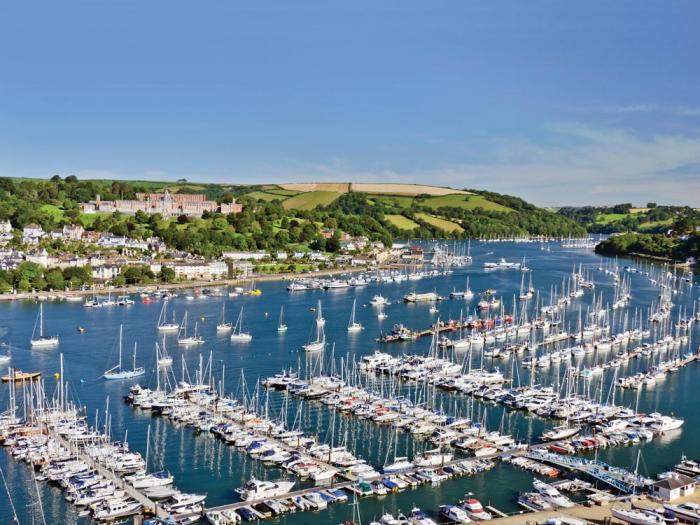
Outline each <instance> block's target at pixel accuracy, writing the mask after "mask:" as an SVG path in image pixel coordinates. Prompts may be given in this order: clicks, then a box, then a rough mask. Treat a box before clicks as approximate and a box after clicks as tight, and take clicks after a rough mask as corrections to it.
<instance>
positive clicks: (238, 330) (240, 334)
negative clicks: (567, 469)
mask: <svg viewBox="0 0 700 525" xmlns="http://www.w3.org/2000/svg"><path fill="white" fill-rule="evenodd" d="M252 340H253V336H252V334H251V333H250V332H244V331H243V307H242V306H241V311H240V313H239V314H238V319H237V320H236V326H235V327H234V328H233V333H232V334H231V341H235V342H240V343H247V342H249V341H252Z"/></svg>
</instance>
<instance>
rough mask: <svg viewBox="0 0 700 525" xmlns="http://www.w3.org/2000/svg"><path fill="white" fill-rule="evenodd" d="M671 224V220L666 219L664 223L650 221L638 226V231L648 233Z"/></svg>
mask: <svg viewBox="0 0 700 525" xmlns="http://www.w3.org/2000/svg"><path fill="white" fill-rule="evenodd" d="M672 224H673V219H666V220H665V221H650V222H643V223H641V224H640V225H639V231H643V232H645V231H650V230H655V229H657V228H661V227H663V226H671V225H672Z"/></svg>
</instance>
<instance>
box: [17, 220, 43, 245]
mask: <svg viewBox="0 0 700 525" xmlns="http://www.w3.org/2000/svg"><path fill="white" fill-rule="evenodd" d="M44 235H45V233H44V229H43V228H42V227H41V226H39V225H38V224H28V225H27V226H25V227H24V229H23V230H22V241H23V242H25V243H28V244H36V243H37V242H39V239H41V238H42V237H43V236H44Z"/></svg>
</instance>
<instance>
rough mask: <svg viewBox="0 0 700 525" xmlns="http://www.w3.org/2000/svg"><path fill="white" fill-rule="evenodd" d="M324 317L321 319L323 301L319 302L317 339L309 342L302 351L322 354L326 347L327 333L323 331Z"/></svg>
mask: <svg viewBox="0 0 700 525" xmlns="http://www.w3.org/2000/svg"><path fill="white" fill-rule="evenodd" d="M322 319H323V317H321V301H319V302H318V309H317V311H316V339H314V340H313V341H309V342H308V343H306V344H305V345H303V346H302V349H303V350H305V351H306V352H320V351H321V350H323V349H324V348H325V347H326V333H325V332H324V330H323V325H324V324H325V321H324V322H322V323H321V322H320V320H322Z"/></svg>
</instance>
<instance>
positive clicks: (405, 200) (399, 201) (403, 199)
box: [367, 194, 413, 208]
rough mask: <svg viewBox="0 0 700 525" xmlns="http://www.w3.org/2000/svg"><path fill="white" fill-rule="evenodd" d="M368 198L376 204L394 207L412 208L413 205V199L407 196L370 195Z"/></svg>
mask: <svg viewBox="0 0 700 525" xmlns="http://www.w3.org/2000/svg"><path fill="white" fill-rule="evenodd" d="M367 198H368V199H370V200H372V201H374V202H382V203H385V204H391V205H393V206H398V207H400V208H410V207H411V204H413V197H409V196H407V195H378V194H368V195H367Z"/></svg>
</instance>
